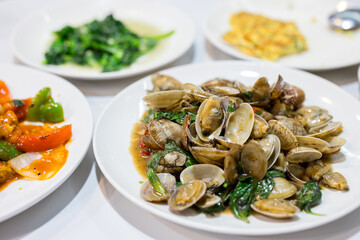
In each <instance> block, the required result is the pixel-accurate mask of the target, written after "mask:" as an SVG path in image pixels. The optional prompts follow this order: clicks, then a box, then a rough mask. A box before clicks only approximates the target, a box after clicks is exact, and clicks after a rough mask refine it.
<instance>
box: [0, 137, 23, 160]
mask: <svg viewBox="0 0 360 240" xmlns="http://www.w3.org/2000/svg"><path fill="white" fill-rule="evenodd" d="M21 153H22V152H20V151H19V150H18V149H17V148H16V147H15V146H14V145H13V144H11V143H9V142H7V141H4V140H0V160H2V161H9V160H10V159H13V158H14V157H16V156H17V155H19V154H21Z"/></svg>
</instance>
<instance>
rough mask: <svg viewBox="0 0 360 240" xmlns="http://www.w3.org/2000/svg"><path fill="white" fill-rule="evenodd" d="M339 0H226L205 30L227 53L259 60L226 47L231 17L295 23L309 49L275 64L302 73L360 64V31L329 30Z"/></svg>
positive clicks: (217, 8)
mask: <svg viewBox="0 0 360 240" xmlns="http://www.w3.org/2000/svg"><path fill="white" fill-rule="evenodd" d="M338 2H339V1H338V0H318V1H312V0H303V1H292V0H268V1H263V0H243V1H238V0H225V1H221V3H220V4H219V5H218V6H216V7H215V8H214V9H213V10H212V11H211V12H210V13H209V14H208V15H207V17H206V21H205V23H204V31H205V35H206V37H207V38H208V39H209V41H210V42H211V43H212V44H214V45H215V46H216V47H217V48H219V49H220V50H222V51H224V52H226V53H227V54H229V55H231V56H233V57H236V58H239V59H247V60H257V61H265V60H260V59H258V58H254V57H251V56H248V55H245V54H243V53H241V52H239V51H238V50H236V49H235V48H234V47H232V46H231V45H229V44H227V43H226V42H225V41H224V40H223V39H222V36H223V35H224V34H225V33H226V32H228V31H229V30H230V23H229V20H230V16H231V15H232V14H234V13H237V12H239V11H247V12H251V13H256V14H261V15H264V16H268V17H270V18H274V19H279V20H283V21H292V22H295V23H296V24H297V26H298V28H299V30H300V32H301V33H302V34H303V35H304V36H305V38H306V39H307V42H308V45H309V49H308V50H307V51H305V52H303V53H300V54H295V55H290V56H287V57H283V58H281V59H280V60H279V61H277V62H278V63H280V64H283V65H286V66H291V67H295V68H300V69H305V70H312V71H315V70H328V69H336V68H341V67H346V66H350V65H354V64H357V63H359V62H360V55H359V54H355V53H360V44H359V42H360V31H355V32H354V33H353V34H340V33H337V32H335V31H333V30H331V29H330V28H329V25H328V22H327V19H328V16H329V15H330V13H332V12H334V11H335V10H336V5H337V3H338Z"/></svg>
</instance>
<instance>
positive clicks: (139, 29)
mask: <svg viewBox="0 0 360 240" xmlns="http://www.w3.org/2000/svg"><path fill="white" fill-rule="evenodd" d="M79 4H80V3H78V5H79ZM78 5H76V4H72V5H71V6H70V5H67V6H62V7H58V8H56V9H52V10H46V11H43V12H40V13H36V14H33V15H31V16H29V17H27V18H26V19H24V20H23V21H21V22H20V23H19V24H18V25H17V27H16V28H15V30H14V32H13V35H12V50H13V52H14V54H15V56H16V57H17V58H18V59H19V60H20V61H21V62H23V63H25V64H27V65H30V66H32V67H35V68H38V69H41V70H45V71H48V72H52V73H55V74H58V75H61V76H65V77H70V78H76V79H84V80H100V79H102V80H103V79H116V78H123V77H129V76H133V75H137V74H141V73H144V72H147V71H150V70H153V69H156V68H159V67H161V66H163V65H166V64H168V63H170V62H172V61H174V60H175V59H177V58H178V57H180V56H181V55H182V54H184V53H185V52H186V51H187V50H188V49H189V48H190V46H191V45H192V43H193V40H194V34H195V29H194V25H193V23H192V21H191V19H190V18H189V17H188V16H187V15H185V14H184V13H183V12H181V11H180V10H178V9H176V8H174V7H172V6H171V5H168V4H166V3H163V2H161V1H152V2H147V1H144V0H136V1H131V2H118V1H108V2H106V3H102V2H101V3H100V1H95V0H94V1H91V2H90V3H87V4H85V5H84V4H82V5H81V6H80V5H79V6H78Z"/></svg>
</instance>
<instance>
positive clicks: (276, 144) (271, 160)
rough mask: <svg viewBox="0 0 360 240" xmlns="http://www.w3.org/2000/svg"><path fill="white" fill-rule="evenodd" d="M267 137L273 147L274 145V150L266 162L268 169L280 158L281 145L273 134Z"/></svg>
mask: <svg viewBox="0 0 360 240" xmlns="http://www.w3.org/2000/svg"><path fill="white" fill-rule="evenodd" d="M267 137H268V138H272V140H271V141H272V142H273V145H274V149H273V151H272V153H271V154H270V156H269V157H268V160H267V162H268V169H270V168H271V167H272V166H273V165H274V164H275V162H276V161H277V160H278V158H279V156H280V151H281V143H280V139H279V138H278V137H277V136H276V135H274V134H269V135H267Z"/></svg>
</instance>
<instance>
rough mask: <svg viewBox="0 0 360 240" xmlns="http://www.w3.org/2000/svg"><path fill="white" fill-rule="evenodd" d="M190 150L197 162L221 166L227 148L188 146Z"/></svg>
mask: <svg viewBox="0 0 360 240" xmlns="http://www.w3.org/2000/svg"><path fill="white" fill-rule="evenodd" d="M189 149H190V152H191V154H192V155H193V157H194V158H195V159H196V160H197V161H198V162H199V163H209V164H215V165H217V166H220V167H222V166H223V165H224V158H225V156H226V154H227V153H228V151H227V150H220V149H217V148H209V147H190V148H189Z"/></svg>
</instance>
